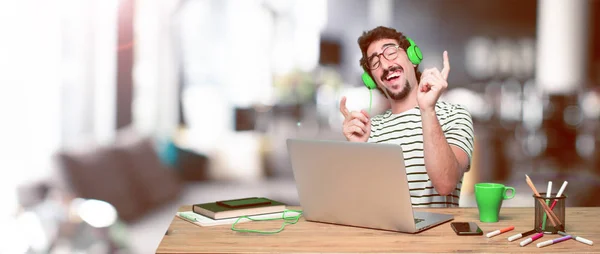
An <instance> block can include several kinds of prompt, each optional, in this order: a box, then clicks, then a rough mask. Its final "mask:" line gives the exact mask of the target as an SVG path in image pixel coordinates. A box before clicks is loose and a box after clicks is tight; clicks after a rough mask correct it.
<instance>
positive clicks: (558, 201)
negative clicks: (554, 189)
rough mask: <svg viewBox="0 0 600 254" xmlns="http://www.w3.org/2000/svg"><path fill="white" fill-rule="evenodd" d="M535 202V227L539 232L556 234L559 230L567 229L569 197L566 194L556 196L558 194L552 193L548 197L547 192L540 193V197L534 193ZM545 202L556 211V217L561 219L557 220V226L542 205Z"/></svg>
mask: <svg viewBox="0 0 600 254" xmlns="http://www.w3.org/2000/svg"><path fill="white" fill-rule="evenodd" d="M533 198H534V200H535V201H534V202H535V220H534V225H533V227H534V229H535V230H536V231H537V232H539V233H542V232H543V233H544V234H556V233H558V231H565V230H566V223H565V217H566V216H565V202H566V199H567V196H566V195H562V196H560V197H556V194H553V195H551V197H549V198H548V197H546V193H540V197H537V196H535V195H533ZM540 201H541V202H544V203H545V204H546V205H547V206H548V208H550V209H551V210H552V212H554V214H555V215H556V218H558V220H559V221H556V226H554V224H553V223H552V222H551V219H550V218H549V215H547V213H546V210H545V209H544V208H543V207H542V204H541V203H540ZM561 223H562V228H560V226H561V225H560V224H561Z"/></svg>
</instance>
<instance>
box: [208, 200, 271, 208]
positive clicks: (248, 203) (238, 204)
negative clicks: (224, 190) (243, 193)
mask: <svg viewBox="0 0 600 254" xmlns="http://www.w3.org/2000/svg"><path fill="white" fill-rule="evenodd" d="M268 204H271V200H269V199H266V198H257V197H252V198H242V199H233V200H225V201H217V205H220V206H224V207H228V208H243V207H252V206H262V205H268Z"/></svg>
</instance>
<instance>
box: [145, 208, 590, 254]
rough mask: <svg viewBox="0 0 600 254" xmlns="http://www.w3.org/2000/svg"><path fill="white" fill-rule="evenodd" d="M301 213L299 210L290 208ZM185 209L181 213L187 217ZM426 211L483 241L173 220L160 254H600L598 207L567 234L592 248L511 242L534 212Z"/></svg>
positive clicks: (320, 226)
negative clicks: (465, 224)
mask: <svg viewBox="0 0 600 254" xmlns="http://www.w3.org/2000/svg"><path fill="white" fill-rule="evenodd" d="M290 208H291V209H299V208H298V207H290ZM190 209H191V207H190V206H183V207H181V208H180V209H179V211H189V210H190ZM419 210H423V211H432V212H439V213H449V214H453V215H454V216H455V217H454V221H474V222H477V224H479V227H481V229H482V230H483V232H484V235H483V236H457V235H456V234H455V233H454V231H453V230H452V228H451V227H450V223H449V222H447V223H444V224H442V225H439V226H437V227H434V228H431V229H429V230H426V231H424V232H421V233H418V234H404V233H396V232H389V231H382V230H374V229H364V228H357V227H348V226H336V225H331V224H325V223H315V222H309V221H305V220H304V219H303V218H301V219H300V220H299V221H298V223H296V224H293V225H287V226H286V227H285V229H284V230H283V231H282V232H280V233H277V234H271V235H263V234H256V233H239V232H234V231H232V230H231V225H223V226H212V227H200V226H196V225H194V224H192V223H190V222H187V221H184V220H182V219H180V218H178V217H175V216H174V219H173V222H172V223H171V226H170V227H169V229H168V231H167V234H166V235H165V236H164V237H163V239H162V241H161V243H160V245H159V246H158V249H157V250H156V253H206V252H210V253H238V252H252V253H259V252H260V253H263V252H278V253H279V252H388V253H389V252H520V253H523V252H563V253H574V252H587V253H589V252H596V253H599V252H600V247H598V244H600V242H599V241H600V220H598V218H597V216H598V214H600V207H589V208H587V207H586V208H583V207H568V208H567V215H566V219H565V220H566V226H567V228H566V229H567V232H569V233H572V234H574V235H578V236H581V237H584V238H587V239H590V240H592V241H594V242H595V243H594V246H589V245H586V244H583V243H580V242H577V241H575V240H568V241H564V242H561V243H557V244H554V245H550V246H546V247H543V248H538V247H537V246H536V244H537V243H539V242H542V241H546V240H549V239H554V238H558V237H560V235H545V236H544V237H542V238H540V239H538V240H537V241H535V242H533V243H530V244H529V245H527V246H525V247H520V246H519V242H521V241H522V240H524V239H525V238H522V239H518V240H515V241H513V242H509V241H508V240H507V238H508V237H509V236H511V235H514V234H517V233H521V232H525V231H528V230H530V229H531V228H533V208H502V210H501V212H500V222H497V223H483V222H479V219H478V212H477V208H423V209H419ZM281 223H282V220H275V221H260V222H247V223H241V224H238V225H239V226H240V228H245V229H260V230H274V229H278V228H279V227H280V226H281ZM511 225H514V226H515V230H513V231H509V232H506V233H504V234H501V235H498V236H495V237H492V238H487V237H486V236H485V234H486V233H488V232H491V231H494V230H496V229H500V228H504V227H507V226H511Z"/></svg>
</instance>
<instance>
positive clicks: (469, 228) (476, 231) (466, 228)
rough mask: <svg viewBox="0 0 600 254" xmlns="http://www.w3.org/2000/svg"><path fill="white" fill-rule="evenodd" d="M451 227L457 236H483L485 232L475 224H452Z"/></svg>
mask: <svg viewBox="0 0 600 254" xmlns="http://www.w3.org/2000/svg"><path fill="white" fill-rule="evenodd" d="M450 226H452V229H454V232H456V234H457V235H483V231H482V230H481V228H479V226H477V223H475V222H452V223H450Z"/></svg>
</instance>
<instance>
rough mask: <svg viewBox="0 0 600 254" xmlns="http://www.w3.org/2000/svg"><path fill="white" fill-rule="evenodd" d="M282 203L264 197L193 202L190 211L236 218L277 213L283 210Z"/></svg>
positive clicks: (222, 217)
mask: <svg viewBox="0 0 600 254" xmlns="http://www.w3.org/2000/svg"><path fill="white" fill-rule="evenodd" d="M285 208H286V205H285V204H284V203H281V202H278V201H275V200H271V199H268V198H265V197H250V198H242V199H232V200H223V201H217V202H211V203H203V204H194V205H193V206H192V212H194V213H197V214H200V215H204V216H206V217H209V218H211V219H215V220H218V219H227V218H238V217H240V216H250V215H259V214H267V213H278V212H283V211H285Z"/></svg>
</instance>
